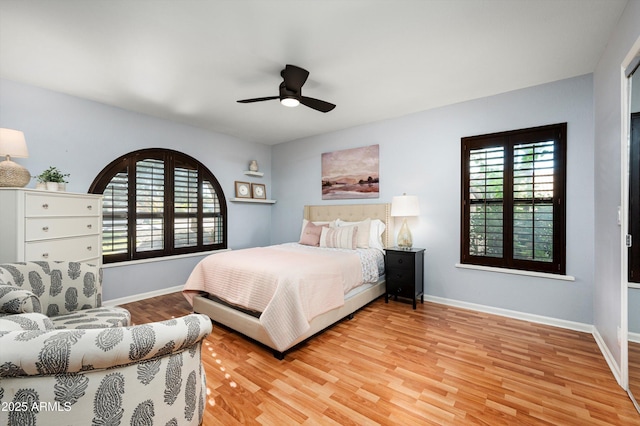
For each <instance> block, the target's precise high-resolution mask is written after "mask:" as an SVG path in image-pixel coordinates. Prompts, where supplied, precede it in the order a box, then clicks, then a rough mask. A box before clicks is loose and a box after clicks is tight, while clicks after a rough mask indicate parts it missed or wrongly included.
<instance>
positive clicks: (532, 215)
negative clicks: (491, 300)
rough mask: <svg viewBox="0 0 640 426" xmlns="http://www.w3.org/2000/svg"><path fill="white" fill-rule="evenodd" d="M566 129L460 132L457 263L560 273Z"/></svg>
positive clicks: (563, 247)
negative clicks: (459, 203) (468, 133)
mask: <svg viewBox="0 0 640 426" xmlns="http://www.w3.org/2000/svg"><path fill="white" fill-rule="evenodd" d="M566 129H567V125H566V123H563V124H556V125H551V126H543V127H536V128H532V129H524V130H515V131H510V132H503V133H494V134H490V135H482V136H473V137H466V138H462V215H461V217H462V221H461V243H460V248H461V253H460V257H461V260H460V261H461V263H466V264H475V265H484V266H495V267H503V268H510V269H521V270H528V271H538V272H549V273H555V274H565V269H566V266H565V200H564V197H565V173H566V172H565V170H566V166H565V164H566V163H565V161H566V159H565V157H566Z"/></svg>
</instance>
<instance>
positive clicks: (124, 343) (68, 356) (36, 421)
mask: <svg viewBox="0 0 640 426" xmlns="http://www.w3.org/2000/svg"><path fill="white" fill-rule="evenodd" d="M3 322H5V323H6V322H9V323H10V324H8V325H7V324H3ZM50 327H51V324H50V323H49V322H48V320H47V318H46V316H44V315H42V314H38V313H29V314H16V315H12V316H8V317H0V352H1V353H2V357H1V360H0V404H2V406H1V408H2V409H1V410H0V425H2V426H4V425H22V424H24V425H27V424H28V425H53V424H56V425H78V426H85V425H129V424H131V425H152V424H153V425H163V426H164V425H175V426H178V425H198V424H201V422H202V416H203V412H204V404H205V401H206V378H205V372H204V368H203V367H202V362H201V345H202V340H203V339H204V338H205V337H206V336H207V335H208V334H209V333H210V332H211V321H210V319H209V318H208V317H206V316H204V315H200V314H190V315H186V316H184V317H182V318H177V319H171V320H167V321H162V322H156V323H151V324H142V325H137V326H133V327H115V328H104V329H51V328H50ZM20 328H23V329H20Z"/></svg>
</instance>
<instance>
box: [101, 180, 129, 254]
mask: <svg viewBox="0 0 640 426" xmlns="http://www.w3.org/2000/svg"><path fill="white" fill-rule="evenodd" d="M128 194H129V175H128V173H127V171H122V172H119V173H116V175H115V176H114V177H113V178H112V179H111V181H110V182H109V184H108V185H107V187H106V188H105V190H104V194H103V195H104V197H103V202H102V253H103V255H104V256H113V255H117V254H126V253H127V251H128V238H129V231H128V230H129V228H128V220H129V195H128Z"/></svg>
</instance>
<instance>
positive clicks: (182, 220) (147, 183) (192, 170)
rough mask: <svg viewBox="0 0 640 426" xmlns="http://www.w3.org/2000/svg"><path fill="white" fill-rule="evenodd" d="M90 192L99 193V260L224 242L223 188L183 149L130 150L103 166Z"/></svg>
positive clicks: (188, 250) (146, 255)
mask: <svg viewBox="0 0 640 426" xmlns="http://www.w3.org/2000/svg"><path fill="white" fill-rule="evenodd" d="M89 192H90V193H94V194H103V196H104V201H103V222H102V249H103V262H104V263H111V262H121V261H126V260H135V259H145V258H150V257H161V256H171V255H176V254H185V253H194V252H201V251H209V250H216V249H221V248H226V247H227V237H226V229H227V214H226V211H227V209H226V201H225V198H224V194H223V192H222V188H221V187H220V184H219V183H218V181H217V179H216V178H215V176H214V175H213V174H212V173H211V172H210V171H209V170H208V169H207V168H206V167H205V166H204V165H203V164H202V163H200V162H199V161H198V160H196V159H194V158H192V157H190V156H188V155H186V154H183V153H180V152H178V151H173V150H167V149H155V148H154V149H144V150H140V151H135V152H131V153H129V154H126V155H124V156H122V157H120V158H118V159H116V160H115V161H113V162H111V164H109V165H108V166H107V167H105V168H104V169H103V170H102V171H101V172H100V174H98V176H97V177H96V179H95V180H94V181H93V183H92V184H91V187H90V189H89Z"/></svg>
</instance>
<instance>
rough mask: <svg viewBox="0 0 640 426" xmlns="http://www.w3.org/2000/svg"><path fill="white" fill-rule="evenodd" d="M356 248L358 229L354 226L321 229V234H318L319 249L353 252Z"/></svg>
mask: <svg viewBox="0 0 640 426" xmlns="http://www.w3.org/2000/svg"><path fill="white" fill-rule="evenodd" d="M357 246H358V228H357V227H356V226H343V227H341V228H325V227H323V228H322V233H321V234H320V247H330V248H345V249H350V250H355V249H356V247H357Z"/></svg>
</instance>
